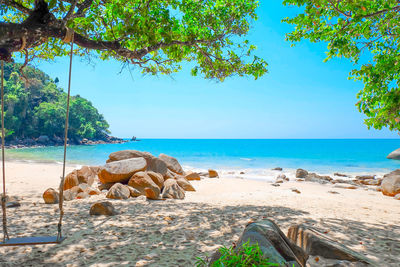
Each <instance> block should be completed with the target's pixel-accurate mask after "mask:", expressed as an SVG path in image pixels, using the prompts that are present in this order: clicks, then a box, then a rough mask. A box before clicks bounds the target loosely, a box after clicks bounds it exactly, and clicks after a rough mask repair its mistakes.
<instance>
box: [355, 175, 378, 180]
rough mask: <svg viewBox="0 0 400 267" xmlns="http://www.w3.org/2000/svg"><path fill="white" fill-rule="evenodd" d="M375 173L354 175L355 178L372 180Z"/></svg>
mask: <svg viewBox="0 0 400 267" xmlns="http://www.w3.org/2000/svg"><path fill="white" fill-rule="evenodd" d="M375 176H376V175H360V176H356V180H371V179H372V180H373V179H375Z"/></svg>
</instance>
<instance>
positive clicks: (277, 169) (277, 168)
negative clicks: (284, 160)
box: [272, 167, 283, 171]
mask: <svg viewBox="0 0 400 267" xmlns="http://www.w3.org/2000/svg"><path fill="white" fill-rule="evenodd" d="M272 170H273V171H282V170H283V169H282V168H281V167H276V168H273V169H272Z"/></svg>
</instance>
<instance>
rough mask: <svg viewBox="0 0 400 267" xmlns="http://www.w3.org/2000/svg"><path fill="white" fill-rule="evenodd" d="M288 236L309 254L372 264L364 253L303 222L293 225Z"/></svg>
mask: <svg viewBox="0 0 400 267" xmlns="http://www.w3.org/2000/svg"><path fill="white" fill-rule="evenodd" d="M288 238H289V239H290V240H291V241H292V242H293V243H294V244H296V245H298V246H299V247H301V248H302V249H303V250H304V251H305V252H306V253H307V254H308V255H313V256H322V257H324V258H326V259H335V260H346V261H350V262H360V263H365V264H372V262H370V260H369V259H367V258H366V257H365V256H364V255H362V254H360V253H358V252H355V251H353V250H351V249H349V248H347V247H345V246H344V245H342V244H340V243H338V242H336V241H335V240H333V239H330V238H329V237H328V236H326V235H324V234H322V233H320V232H318V231H317V230H315V229H312V228H308V227H306V226H304V225H301V224H300V225H292V226H291V227H290V228H289V230H288Z"/></svg>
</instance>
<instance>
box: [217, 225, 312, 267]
mask: <svg viewBox="0 0 400 267" xmlns="http://www.w3.org/2000/svg"><path fill="white" fill-rule="evenodd" d="M246 242H249V243H250V244H256V243H258V245H259V246H260V249H261V251H262V253H263V256H264V257H266V258H268V259H269V260H270V261H271V262H273V263H278V264H279V266H291V267H292V266H296V267H297V266H305V264H306V261H307V258H308V255H306V254H305V253H304V251H303V250H302V249H301V248H299V247H298V246H296V245H294V244H293V243H292V242H290V240H289V239H288V238H287V237H286V236H285V235H284V233H283V232H282V231H281V230H280V229H279V227H278V226H277V225H276V224H275V223H274V222H272V221H271V220H265V221H261V222H257V223H251V224H248V225H247V226H246V229H245V230H244V232H243V234H242V236H241V237H240V239H239V241H238V242H237V248H240V247H242V246H243V244H244V243H246ZM216 254H217V255H214V256H213V257H212V260H214V261H215V260H217V259H218V253H216ZM219 256H221V254H219Z"/></svg>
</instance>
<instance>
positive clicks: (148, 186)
mask: <svg viewBox="0 0 400 267" xmlns="http://www.w3.org/2000/svg"><path fill="white" fill-rule="evenodd" d="M170 180H172V179H170ZM164 184H165V183H164ZM128 185H129V186H132V187H133V188H136V189H137V190H139V191H140V192H141V193H142V195H145V196H146V197H147V198H149V199H159V198H160V187H158V185H157V184H156V183H154V182H153V179H151V177H150V176H149V175H148V174H147V173H146V172H138V173H135V174H134V175H133V176H132V177H131V179H130V180H129V182H128Z"/></svg>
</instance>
